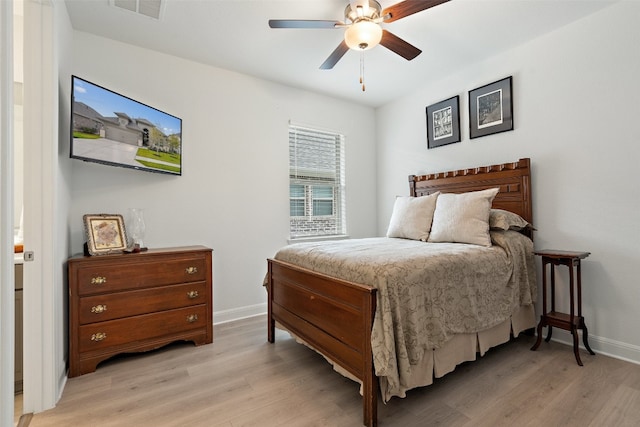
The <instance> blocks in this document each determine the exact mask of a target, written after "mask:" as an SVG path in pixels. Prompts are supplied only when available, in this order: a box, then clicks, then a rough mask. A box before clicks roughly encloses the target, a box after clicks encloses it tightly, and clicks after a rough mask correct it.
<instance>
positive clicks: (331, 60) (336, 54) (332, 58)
mask: <svg viewBox="0 0 640 427" xmlns="http://www.w3.org/2000/svg"><path fill="white" fill-rule="evenodd" d="M348 50H349V46H347V43H346V42H345V41H344V40H342V43H340V44H339V45H338V47H337V48H336V50H334V51H333V52H332V53H331V55H329V57H328V58H327V60H326V61H324V62H323V63H322V65H321V66H320V69H321V70H330V69H332V68H333V66H334V65H336V64H337V63H338V61H340V58H342V57H343V56H344V54H345V53H347V51H348Z"/></svg>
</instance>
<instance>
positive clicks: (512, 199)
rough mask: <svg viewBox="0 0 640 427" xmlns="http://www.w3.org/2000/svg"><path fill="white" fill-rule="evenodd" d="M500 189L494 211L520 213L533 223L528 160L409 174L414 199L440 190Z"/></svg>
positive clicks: (494, 202)
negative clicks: (424, 173)
mask: <svg viewBox="0 0 640 427" xmlns="http://www.w3.org/2000/svg"><path fill="white" fill-rule="evenodd" d="M496 187H497V188H500V192H499V193H498V194H497V195H496V197H495V199H493V208H495V209H504V210H507V211H511V212H514V213H517V214H518V215H520V216H521V217H522V218H524V219H525V220H527V221H529V223H531V224H533V213H532V207H531V165H530V159H528V158H525V159H520V160H518V161H517V162H513V163H502V164H499V165H492V166H480V167H476V168H470V169H461V170H456V171H448V172H440V173H433V174H429V175H409V189H410V192H411V195H412V196H414V197H418V196H426V195H427V194H431V193H434V192H436V191H441V192H443V193H464V192H467V191H478V190H485V189H487V188H496Z"/></svg>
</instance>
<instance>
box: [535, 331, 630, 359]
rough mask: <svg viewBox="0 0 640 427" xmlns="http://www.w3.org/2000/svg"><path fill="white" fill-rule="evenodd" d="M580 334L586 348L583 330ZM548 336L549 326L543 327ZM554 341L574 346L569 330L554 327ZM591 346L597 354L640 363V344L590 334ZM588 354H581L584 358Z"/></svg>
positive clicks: (545, 334)
mask: <svg viewBox="0 0 640 427" xmlns="http://www.w3.org/2000/svg"><path fill="white" fill-rule="evenodd" d="M578 333H579V334H580V339H579V340H578V341H579V343H580V348H581V349H583V350H585V351H586V349H585V348H584V345H583V343H582V332H578ZM546 336H547V328H543V333H542V337H543V338H544V337H546ZM551 340H552V341H556V342H559V343H562V344H566V345H568V346H571V347H573V337H572V336H571V333H570V332H569V331H565V330H562V329H558V328H553V334H552V337H551ZM589 346H590V347H591V349H592V350H593V351H594V352H595V353H596V354H602V355H604V356H609V357H613V358H614V359H620V360H624V361H626V362H631V363H635V364H636V365H640V346H637V345H632V344H628V343H624V342H620V341H615V340H611V339H609V338H604V337H599V336H595V335H592V334H589ZM583 357H586V356H582V355H581V356H580V358H583Z"/></svg>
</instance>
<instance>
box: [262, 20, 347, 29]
mask: <svg viewBox="0 0 640 427" xmlns="http://www.w3.org/2000/svg"><path fill="white" fill-rule="evenodd" d="M338 25H343V23H342V22H340V21H321V20H307V19H269V27H271V28H330V29H331V28H338V27H337V26H338Z"/></svg>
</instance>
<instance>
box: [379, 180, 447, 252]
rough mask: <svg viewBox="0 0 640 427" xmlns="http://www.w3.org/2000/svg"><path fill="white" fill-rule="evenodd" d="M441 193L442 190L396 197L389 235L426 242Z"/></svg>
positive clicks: (388, 230)
mask: <svg viewBox="0 0 640 427" xmlns="http://www.w3.org/2000/svg"><path fill="white" fill-rule="evenodd" d="M439 194H440V192H436V193H433V194H429V195H428V196H421V197H406V196H398V197H396V201H395V203H394V205H393V213H392V214H391V220H390V221H389V228H388V229H387V237H399V238H402V239H412V240H422V241H423V242H426V241H427V239H428V238H429V230H431V221H432V219H433V212H434V211H435V209H436V200H437V199H438V195H439Z"/></svg>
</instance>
